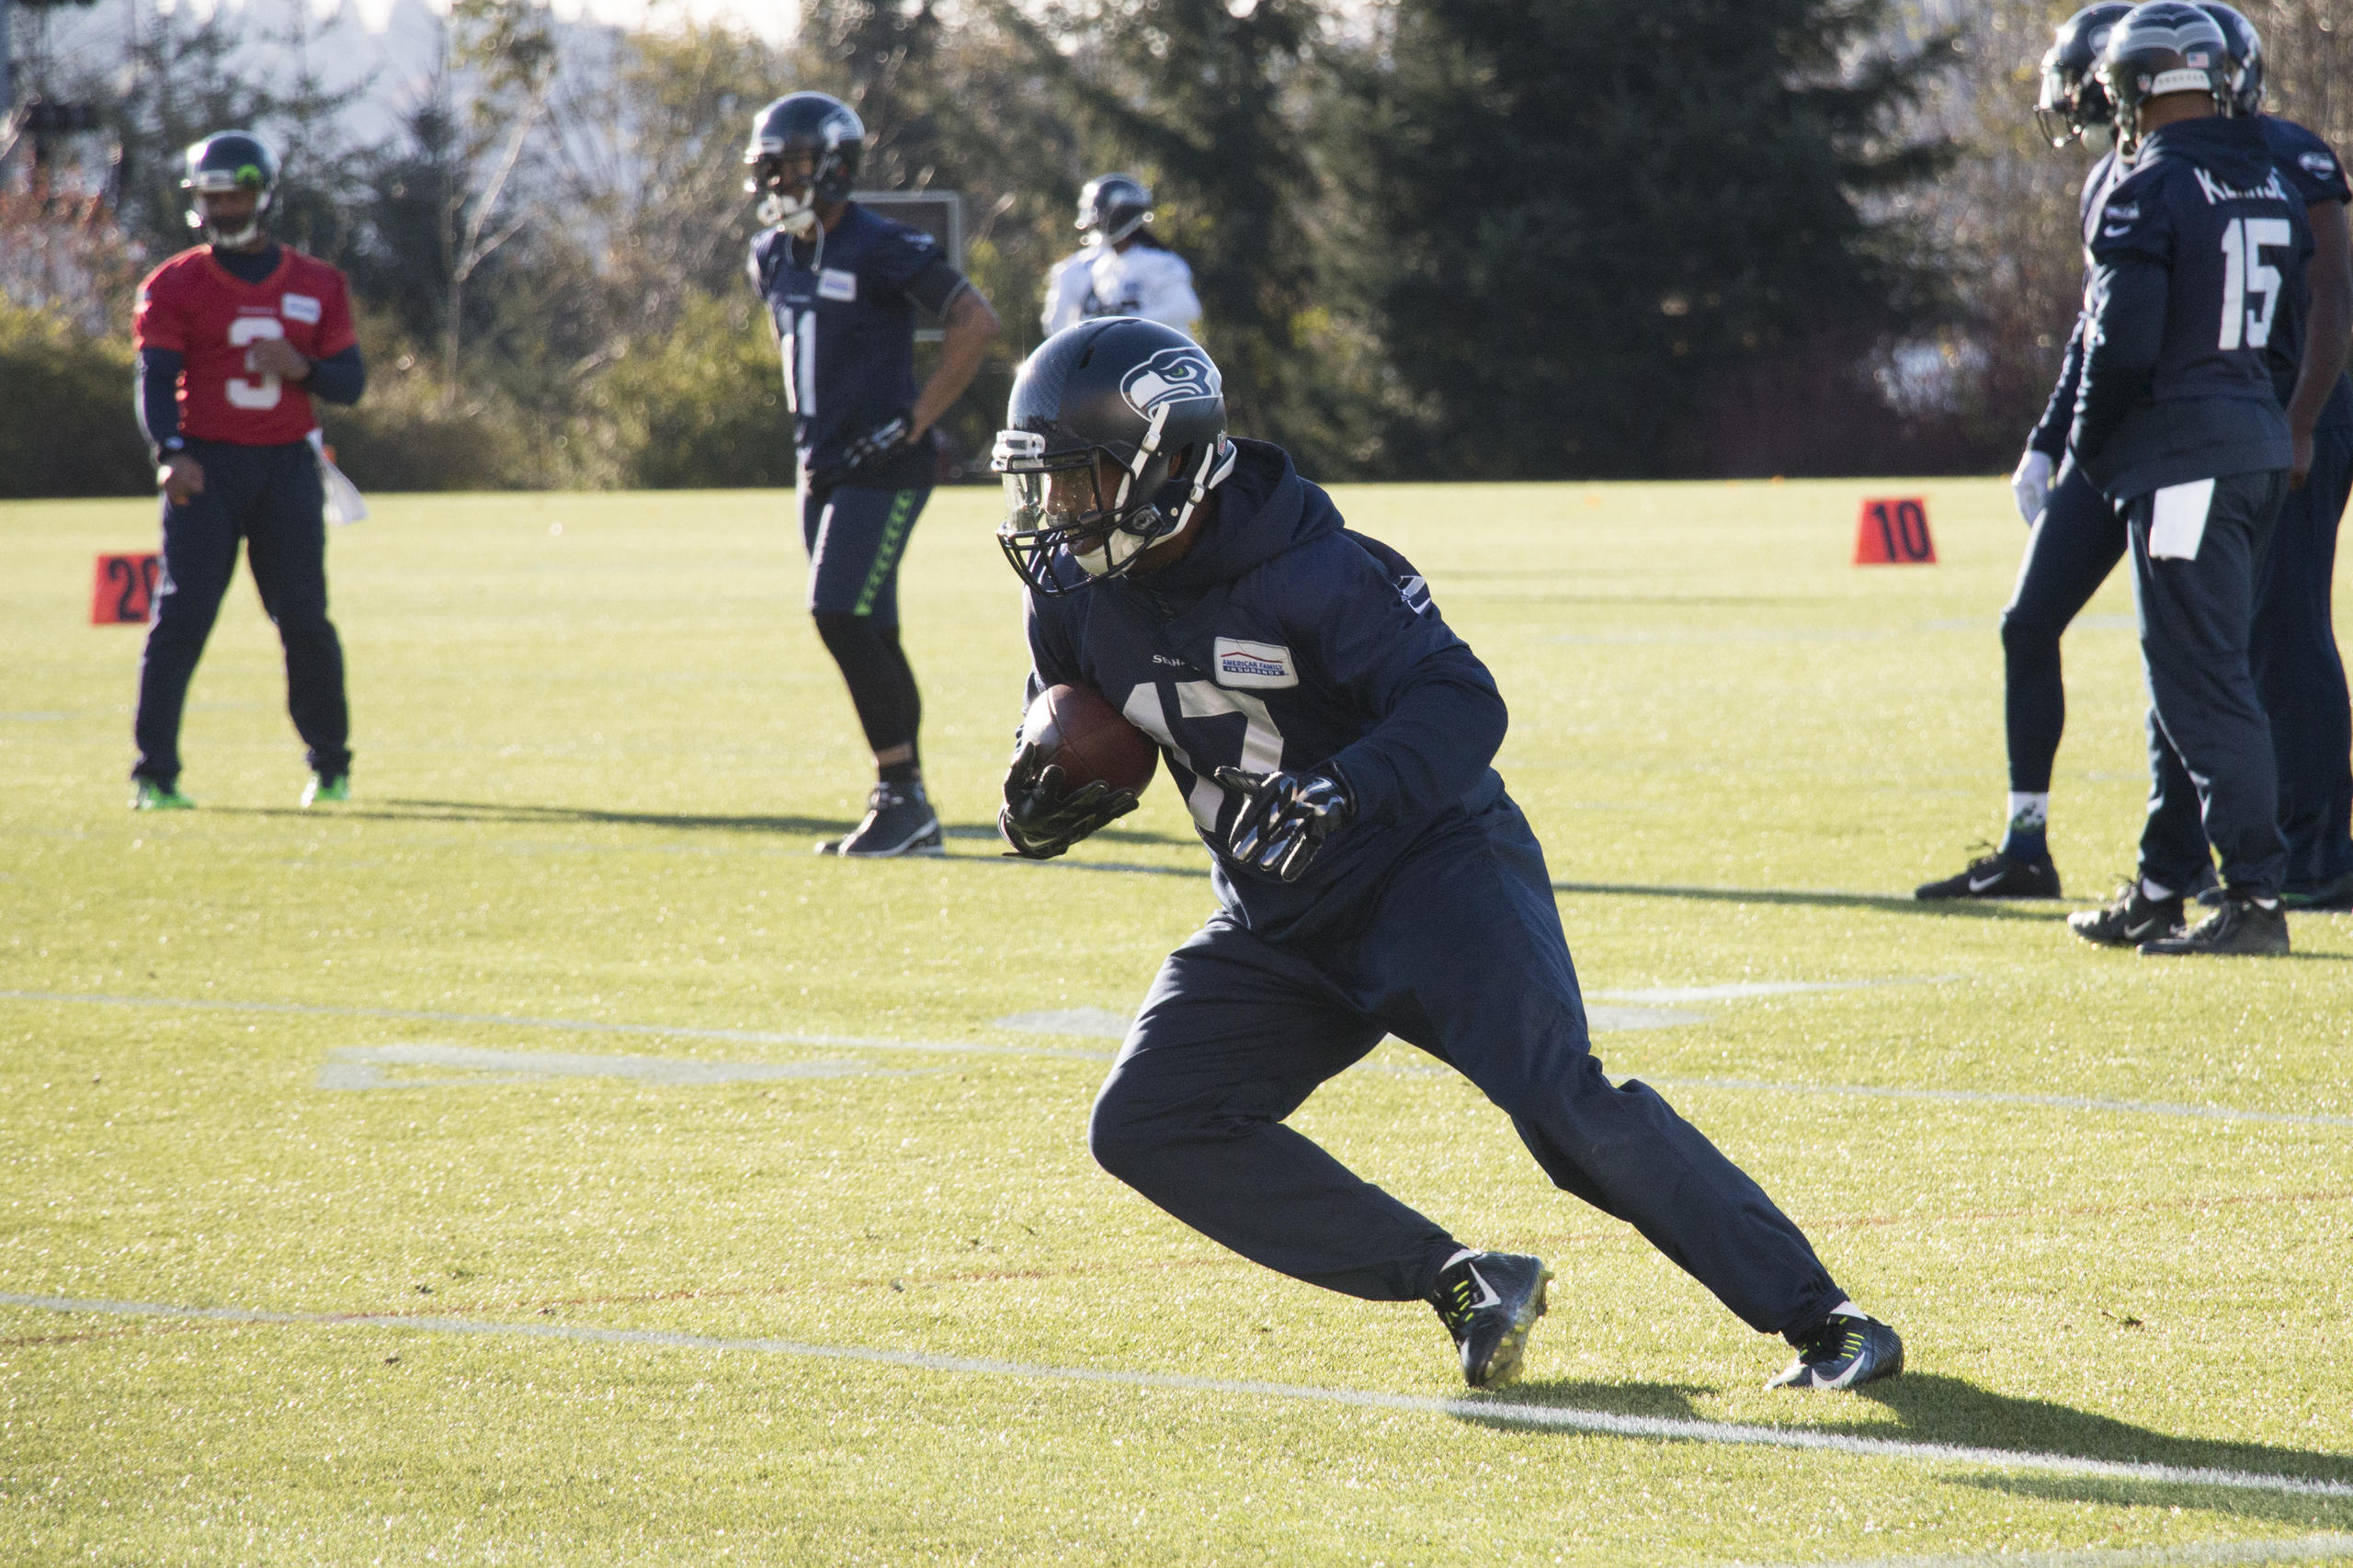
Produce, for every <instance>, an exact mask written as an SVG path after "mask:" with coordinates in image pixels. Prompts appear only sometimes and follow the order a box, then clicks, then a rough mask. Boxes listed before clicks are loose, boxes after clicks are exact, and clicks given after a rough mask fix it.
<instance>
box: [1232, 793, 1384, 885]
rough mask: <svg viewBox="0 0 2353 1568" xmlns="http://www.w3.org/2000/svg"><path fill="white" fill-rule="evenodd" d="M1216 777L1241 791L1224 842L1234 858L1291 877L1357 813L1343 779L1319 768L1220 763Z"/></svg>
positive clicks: (1284, 878)
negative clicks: (1284, 769)
mask: <svg viewBox="0 0 2353 1568" xmlns="http://www.w3.org/2000/svg"><path fill="white" fill-rule="evenodd" d="M1217 781H1218V782H1219V783H1220V784H1222V785H1224V786H1225V787H1226V788H1227V789H1229V790H1235V791H1238V792H1239V793H1240V794H1241V796H1242V809H1241V810H1240V811H1238V812H1235V813H1234V815H1233V827H1232V828H1230V829H1228V830H1227V832H1226V835H1225V846H1226V848H1227V850H1228V851H1229V852H1230V853H1231V854H1232V855H1233V858H1235V859H1236V860H1239V861H1241V862H1242V863H1243V864H1244V865H1245V866H1248V867H1250V868H1251V869H1254V870H1260V871H1265V872H1267V873H1269V874H1270V875H1273V876H1275V877H1278V878H1280V879H1281V880H1282V881H1287V882H1295V881H1299V879H1300V878H1301V876H1302V875H1303V874H1304V873H1305V872H1306V870H1307V868H1308V866H1309V864H1310V863H1311V862H1313V860H1314V858H1315V855H1316V852H1317V851H1318V850H1320V849H1322V848H1323V847H1324V840H1325V839H1326V838H1329V837H1330V836H1331V835H1333V834H1334V833H1336V832H1337V831H1338V830H1339V829H1341V828H1343V827H1345V826H1347V823H1348V819H1349V818H1350V817H1352V816H1354V815H1355V814H1356V803H1355V802H1354V801H1350V800H1349V799H1348V790H1347V784H1346V783H1344V782H1343V781H1341V780H1340V779H1338V778H1334V777H1332V776H1330V775H1328V774H1323V773H1245V772H1243V771H1242V770H1241V769H1240V768H1238V767H1221V768H1219V769H1218V770H1217Z"/></svg>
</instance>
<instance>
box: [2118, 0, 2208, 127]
mask: <svg viewBox="0 0 2353 1568" xmlns="http://www.w3.org/2000/svg"><path fill="white" fill-rule="evenodd" d="M2097 72H2098V75H2099V82H2100V85H2101V86H2103V87H2105V88H2106V89H2107V90H2108V97H2109V103H2111V104H2113V105H2114V106H2115V108H2116V141H2117V145H2118V146H2119V147H2120V148H2123V149H2125V150H2126V151H2128V152H2129V151H2131V149H2133V148H2134V147H2136V146H2138V145H2139V143H2140V141H2141V106H2142V105H2143V104H2145V103H2147V102H2148V101H2149V100H2150V99H2152V98H2162V97H2167V96H2169V95H2171V94H2174V93H2202V94H2204V95H2206V96H2207V97H2211V98H2212V99H2213V100H2214V108H2215V109H2216V110H2217V111H2218V112H2224V113H2227V112H2228V111H2229V109H2230V107H2231V95H2232V84H2231V57H2230V45H2229V42H2228V40H2225V39H2224V38H2223V37H2222V28H2220V27H2218V26H2216V25H2215V22H2214V18H2213V17H2210V16H2208V15H2207V14H2206V13H2205V12H2204V11H2202V10H2200V8H2199V7H2197V6H2191V5H2187V4H2183V3H2182V0H2149V3H2148V4H2146V5H2143V6H2133V7H2132V9H2131V12H2130V13H2129V14H2127V15H2126V17H2125V18H2124V19H2123V20H2122V21H2120V22H2119V23H2117V24H2116V26H2115V28H2112V29H2111V30H2110V31H2109V35H2108V48H2107V49H2105V50H2103V51H2101V53H2100V59H2099V65H2098V66H2097Z"/></svg>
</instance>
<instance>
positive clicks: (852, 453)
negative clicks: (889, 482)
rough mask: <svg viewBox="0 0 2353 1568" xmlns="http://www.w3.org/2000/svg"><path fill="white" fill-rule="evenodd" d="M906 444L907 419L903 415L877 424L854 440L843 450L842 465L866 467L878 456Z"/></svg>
mask: <svg viewBox="0 0 2353 1568" xmlns="http://www.w3.org/2000/svg"><path fill="white" fill-rule="evenodd" d="M906 444H907V421H906V417H905V415H901V416H900V417H898V418H896V419H893V420H892V421H891V422H890V423H889V424H887V425H877V426H875V427H874V428H873V429H871V430H869V431H868V432H867V433H866V434H865V435H863V436H860V437H858V439H856V440H854V441H852V442H851V443H850V444H849V446H848V447H847V449H844V450H843V452H842V467H844V468H846V469H860V468H864V467H865V466H866V465H867V464H868V463H870V462H872V461H873V460H875V459H876V458H879V457H881V456H883V455H884V454H885V453H888V452H891V451H893V450H896V449H898V448H900V447H904V446H905V445H906Z"/></svg>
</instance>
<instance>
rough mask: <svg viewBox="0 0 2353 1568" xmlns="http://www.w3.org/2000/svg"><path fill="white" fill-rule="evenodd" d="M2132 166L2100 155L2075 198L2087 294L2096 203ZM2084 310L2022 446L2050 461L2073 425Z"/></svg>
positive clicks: (2081, 362) (2058, 453)
mask: <svg viewBox="0 0 2353 1568" xmlns="http://www.w3.org/2000/svg"><path fill="white" fill-rule="evenodd" d="M2131 168H2132V165H2130V164H2128V163H2125V162H2124V161H2123V160H2122V159H2120V158H2119V157H2118V156H2117V155H2116V154H2115V153H2113V152H2108V153H2101V154H2100V156H2099V161H2098V162H2097V163H2096V164H2094V165H2092V166H2091V172H2090V173H2089V174H2086V176H2084V188H2083V190H2082V192H2081V194H2079V195H2078V196H2077V197H2076V198H2075V227H2076V228H2077V229H2078V230H2080V231H2081V232H2082V233H2083V236H2084V290H2085V292H2086V294H2088V293H2089V292H2090V291H2091V279H2092V260H2091V244H2092V221H2093V220H2094V219H2095V218H2097V216H2098V215H2099V204H2100V203H2101V201H2103V200H2105V199H2107V196H2108V187H2109V186H2111V185H2113V184H2115V183H2116V180H2117V177H2118V176H2119V174H2120V173H2124V174H2129V173H2131ZM2084 321H2085V315H2084V310H2083V307H2082V306H2080V305H2079V306H2077V307H2076V310H2075V327H2074V329H2073V330H2071V331H2070V332H2069V333H2068V334H2067V347H2066V348H2065V350H2064V351H2063V352H2062V353H2061V355H2060V357H2059V381H2058V383H2057V384H2056V385H2054V386H2053V387H2052V389H2051V398H2050V401H2049V402H2047V403H2044V404H2043V407H2042V418H2041V419H2040V422H2038V423H2037V424H2036V426H2035V427H2034V434H2033V435H2031V436H2029V437H2027V442H2026V444H2027V445H2028V446H2029V447H2031V448H2033V449H2035V450H2036V451H2038V452H2042V453H2046V454H2048V455H2049V456H2050V458H2051V459H2052V461H2054V462H2055V461H2057V460H2059V459H2060V458H2062V457H2063V456H2065V455H2066V451H2067V426H2070V425H2073V424H2074V423H2075V393H2076V390H2077V383H2078V382H2079V381H2081V379H2082V377H2083V373H2084Z"/></svg>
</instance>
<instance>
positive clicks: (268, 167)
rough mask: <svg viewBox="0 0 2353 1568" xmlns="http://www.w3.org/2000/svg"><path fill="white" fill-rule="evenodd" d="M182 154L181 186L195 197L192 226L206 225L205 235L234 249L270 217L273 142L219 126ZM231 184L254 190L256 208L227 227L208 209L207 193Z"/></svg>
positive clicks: (275, 157) (274, 166) (274, 178)
mask: <svg viewBox="0 0 2353 1568" xmlns="http://www.w3.org/2000/svg"><path fill="white" fill-rule="evenodd" d="M180 158H181V162H182V164H183V165H184V170H185V172H183V173H182V175H181V176H180V188H181V189H182V190H185V191H187V192H188V197H189V199H190V201H191V202H192V203H193V205H191V206H190V207H189V209H188V227H189V228H191V229H201V230H203V231H204V237H205V238H206V239H207V240H209V241H210V243H212V244H217V245H226V246H228V247H230V248H231V249H234V248H236V247H237V246H239V245H246V244H252V243H253V241H254V238H255V236H256V235H257V234H259V233H261V227H262V224H263V223H265V222H267V221H268V217H269V203H270V199H271V198H272V197H274V196H275V195H276V194H277V191H278V154H277V153H274V152H272V151H271V150H270V145H269V143H268V142H265V141H263V140H262V139H261V138H260V137H258V136H256V135H255V134H254V133H253V132H252V131H214V132H213V133H212V134H211V135H210V136H207V137H206V138H204V139H203V140H202V141H200V142H194V143H192V144H191V145H190V146H189V147H188V150H187V151H186V152H185V153H181V154H180ZM233 190H249V191H251V192H253V194H254V205H253V210H252V212H251V214H250V215H248V216H247V217H245V218H244V220H243V221H242V222H240V224H239V226H238V227H237V228H235V229H233V230H224V229H222V227H221V226H220V225H219V224H218V223H215V222H213V221H212V219H211V217H210V215H209V214H208V213H207V212H206V211H205V203H204V200H203V199H204V198H205V197H207V196H218V195H222V194H223V193H225V192H228V191H233Z"/></svg>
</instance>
